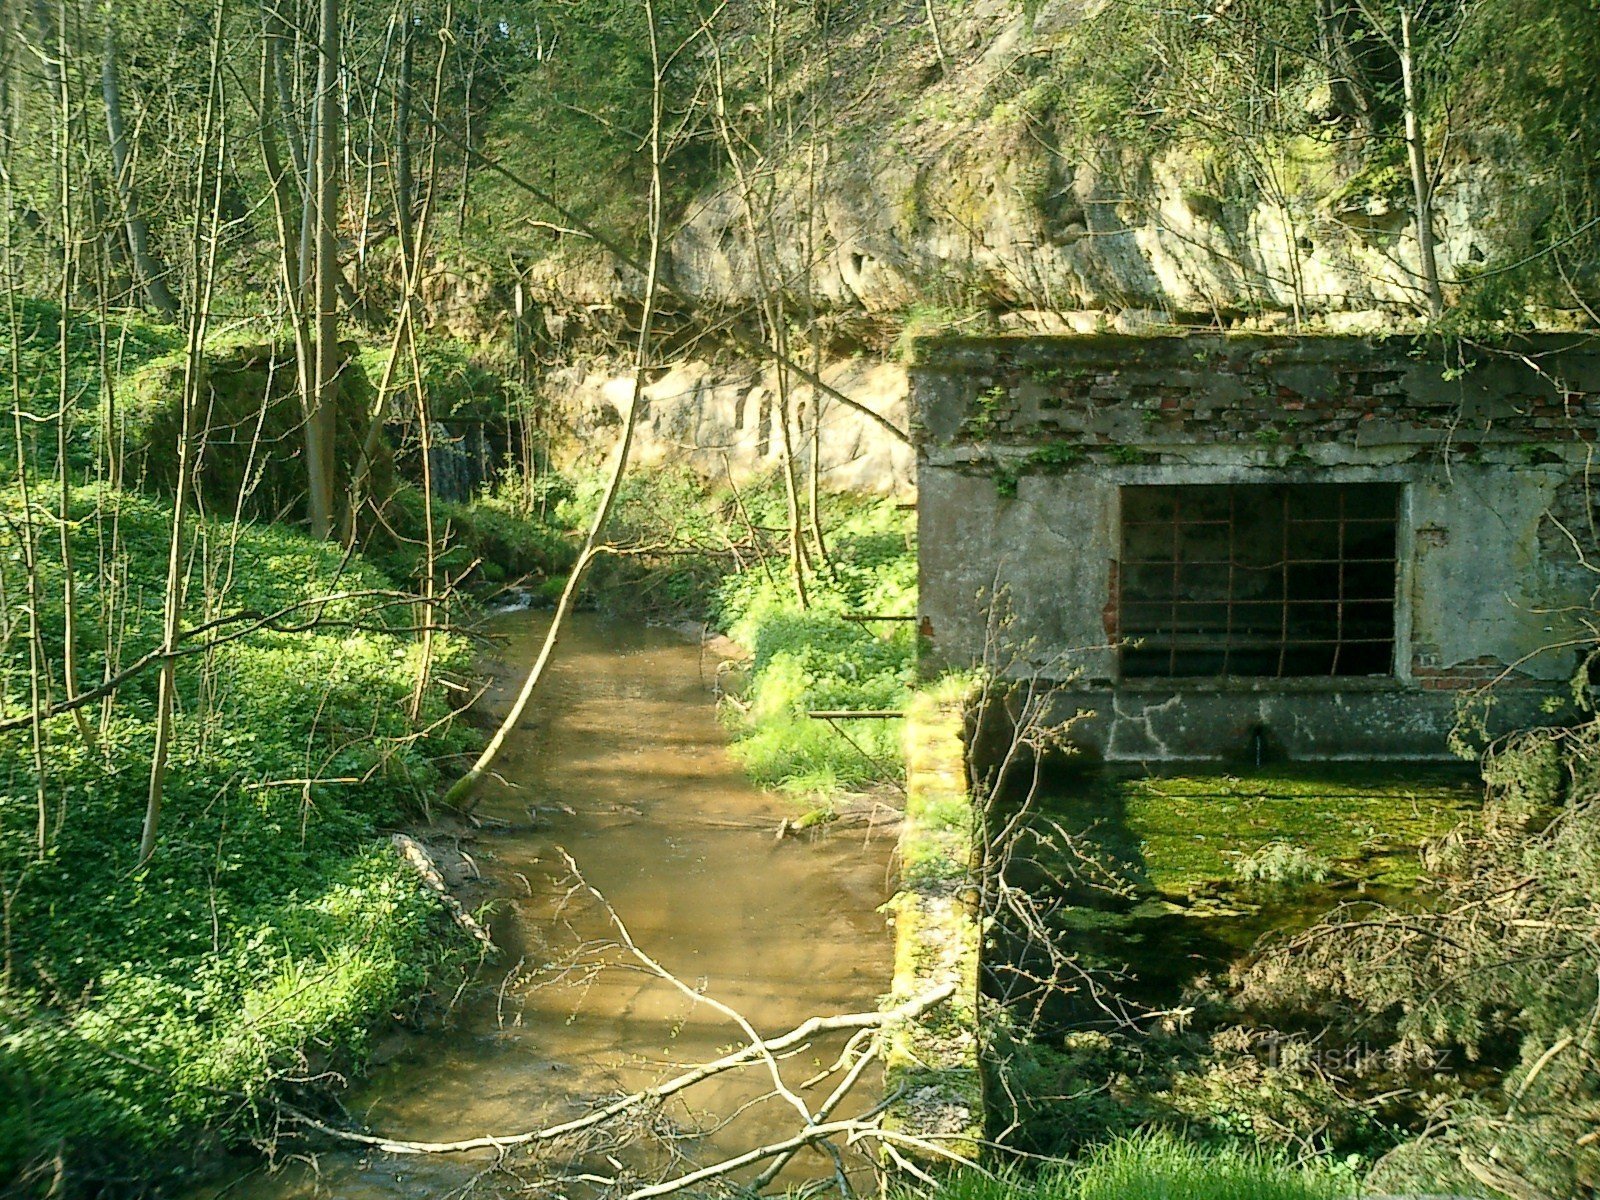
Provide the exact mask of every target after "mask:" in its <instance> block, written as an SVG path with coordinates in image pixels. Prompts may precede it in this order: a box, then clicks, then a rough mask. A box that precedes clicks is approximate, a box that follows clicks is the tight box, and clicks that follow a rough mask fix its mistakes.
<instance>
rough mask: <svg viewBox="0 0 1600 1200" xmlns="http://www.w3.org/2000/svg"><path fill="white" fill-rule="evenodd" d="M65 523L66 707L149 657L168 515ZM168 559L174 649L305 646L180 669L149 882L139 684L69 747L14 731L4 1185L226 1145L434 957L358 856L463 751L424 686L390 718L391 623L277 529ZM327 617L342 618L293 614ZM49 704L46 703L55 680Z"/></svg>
mask: <svg viewBox="0 0 1600 1200" xmlns="http://www.w3.org/2000/svg"><path fill="white" fill-rule="evenodd" d="M0 505H3V506H4V508H5V510H6V511H7V514H8V519H7V521H6V524H5V528H4V531H3V532H0V540H3V543H4V545H3V547H0V582H3V585H4V589H5V598H6V614H7V618H8V624H7V628H6V633H7V639H6V641H5V643H4V646H3V659H0V668H3V671H4V680H3V682H4V697H3V698H4V712H5V715H6V716H7V717H15V716H16V715H18V714H19V713H21V712H24V711H26V707H27V705H28V703H29V699H30V698H29V694H28V672H27V665H28V657H29V638H28V637H27V635H26V621H25V619H24V618H23V617H21V616H20V615H19V614H20V611H21V610H20V605H21V603H22V600H23V598H24V597H25V596H26V594H27V585H26V580H25V578H24V572H23V567H22V562H21V558H22V556H21V554H20V553H19V545H18V542H17V533H16V531H17V529H18V527H19V522H18V520H17V518H18V516H19V515H20V502H19V498H18V496H17V495H16V494H15V493H14V492H8V493H5V494H4V495H0ZM77 516H78V520H77V523H76V527H75V529H74V531H73V551H74V558H75V564H74V565H75V571H74V575H75V578H76V583H77V599H78V607H79V612H78V622H79V631H78V637H77V640H76V645H77V649H78V656H79V676H80V686H87V685H89V684H92V683H95V682H98V681H99V680H100V679H101V678H102V677H103V673H104V670H105V668H106V667H107V665H108V663H109V664H110V665H111V667H112V669H116V668H117V667H118V666H126V665H128V664H130V663H132V662H134V661H136V660H137V659H138V658H139V656H140V655H141V654H143V653H145V652H146V651H148V650H150V649H151V648H152V647H154V646H156V645H157V644H158V642H159V636H160V632H159V631H160V620H161V615H160V614H161V606H160V599H161V593H162V584H163V580H164V576H165V570H166V561H165V560H166V554H167V543H168V536H169V532H170V515H169V512H168V510H167V508H166V506H165V505H164V504H163V503H162V502H160V501H157V500H152V499H148V498H144V497H139V496H134V495H127V494H114V493H102V492H96V491H84V492H81V493H80V495H79V504H78V514H77ZM186 545H187V552H186V561H187V562H188V563H189V579H188V583H189V589H188V603H187V605H186V624H188V625H189V626H191V627H192V626H194V625H196V624H198V623H199V622H200V621H202V620H204V619H207V618H216V617H219V616H226V615H228V614H232V613H237V612H242V611H247V610H252V611H255V612H260V613H271V612H274V611H278V610H283V609H291V608H292V609H293V611H292V613H291V614H290V615H289V616H288V617H287V618H286V620H287V621H288V622H290V623H294V624H305V623H313V624H315V625H316V627H315V628H313V629H310V630H308V631H302V632H272V631H267V630H262V631H258V632H254V633H250V634H249V636H246V637H243V638H240V639H239V640H236V641H231V642H228V643H227V644H225V645H220V646H217V647H216V648H215V649H213V650H212V651H211V652H209V653H206V654H196V655H192V656H187V657H184V658H181V659H180V660H179V663H178V672H177V678H178V684H179V689H178V704H177V713H176V718H175V724H174V732H173V742H172V750H171V761H170V767H169V770H168V772H167V778H166V786H165V801H164V812H163V816H162V835H161V838H160V842H159V844H158V846H157V848H156V851H155V853H154V855H153V857H152V858H151V859H150V861H149V862H148V863H147V864H145V865H142V866H141V865H139V863H138V855H137V850H138V844H139V834H140V824H141V818H142V814H143V811H144V807H145V799H146V790H147V786H148V780H149V776H150V767H149V764H150V758H151V751H152V745H153V741H154V722H153V714H154V712H155V703H154V698H155V684H156V672H155V671H154V670H147V671H145V672H143V673H142V674H139V675H137V676H135V677H134V678H132V679H130V680H128V681H127V682H126V683H125V684H124V685H123V686H122V687H121V688H120V689H118V691H117V692H116V694H115V698H114V701H113V702H111V703H110V704H108V705H104V706H103V705H101V704H94V705H91V706H89V707H88V708H87V709H85V713H86V715H87V718H88V721H87V727H88V729H87V731H88V733H89V735H90V738H91V739H92V744H89V742H86V740H85V736H84V733H85V731H84V730H83V729H80V728H79V727H78V726H77V725H76V724H75V722H74V720H73V718H72V717H70V716H66V715H62V716H57V717H55V718H53V719H51V720H50V721H49V722H48V723H47V724H46V726H45V728H44V737H43V739H42V740H41V742H40V744H39V745H38V746H37V747H35V746H34V745H33V743H32V740H31V739H30V737H29V736H28V733H27V731H26V729H20V730H15V731H12V732H10V733H8V734H6V735H4V737H3V738H0V780H3V781H4V782H3V789H0V887H3V895H4V901H5V914H4V915H5V925H4V937H5V942H4V949H5V975H4V989H3V992H0V1177H11V1176H13V1175H19V1174H23V1173H25V1172H26V1171H27V1170H28V1169H29V1168H30V1167H37V1166H39V1165H40V1164H43V1163H46V1162H49V1161H51V1160H54V1159H55V1158H56V1157H57V1156H58V1155H59V1156H60V1158H61V1161H62V1162H63V1163H64V1164H65V1167H66V1170H67V1172H68V1175H69V1176H70V1177H71V1178H73V1179H75V1180H77V1181H80V1182H82V1183H89V1182H91V1181H93V1180H94V1179H96V1178H98V1177H100V1175H101V1173H102V1172H115V1171H116V1169H117V1168H118V1166H119V1165H126V1164H127V1163H128V1162H129V1161H130V1160H132V1159H134V1158H138V1159H140V1161H141V1162H142V1168H141V1169H142V1170H143V1171H145V1172H146V1173H148V1172H149V1171H150V1170H151V1169H152V1168H151V1164H152V1163H154V1162H158V1161H162V1160H167V1161H172V1160H173V1156H174V1155H177V1153H178V1150H179V1147H180V1146H182V1147H185V1148H187V1147H188V1146H189V1145H190V1144H191V1143H190V1142H189V1141H188V1140H187V1139H189V1138H191V1136H192V1135H193V1134H195V1133H197V1132H198V1131H200V1130H202V1129H210V1130H212V1131H214V1132H215V1133H217V1134H218V1135H219V1136H222V1137H229V1136H237V1135H239V1134H241V1133H242V1132H244V1131H245V1130H246V1129H247V1127H248V1126H249V1125H250V1123H251V1122H253V1121H254V1120H256V1119H257V1118H258V1117H259V1116H260V1115H261V1113H260V1105H261V1104H262V1102H263V1101H264V1100H265V1099H266V1098H267V1097H268V1095H269V1094H271V1093H272V1092H274V1091H275V1090H277V1089H281V1088H282V1087H284V1086H287V1085H288V1084H289V1083H290V1082H292V1081H294V1080H303V1079H310V1078H312V1077H314V1076H316V1075H317V1074H318V1072H319V1071H321V1070H323V1069H325V1068H327V1067H329V1066H330V1065H332V1066H338V1065H340V1064H342V1063H348V1062H349V1061H351V1060H352V1059H354V1058H359V1056H360V1053H361V1047H362V1043H363V1036H364V1034H365V1031H366V1030H367V1029H369V1028H370V1027H371V1026H372V1025H373V1023H374V1022H376V1021H378V1020H380V1019H382V1018H385V1017H387V1016H388V1014H390V1013H391V1012H393V1011H395V1009H396V1007H397V1005H401V1004H403V1003H407V1002H409V1001H410V999H411V998H414V997H415V996H416V995H417V994H418V993H419V991H420V989H421V986H422V984H423V982H424V978H425V976H426V975H427V974H428V973H429V971H430V970H432V969H434V968H436V967H439V966H441V965H442V964H443V963H444V962H445V961H446V960H449V959H452V958H453V957H454V956H455V955H456V954H457V953H458V951H457V950H455V949H452V948H451V947H452V945H453V944H454V943H453V940H452V939H451V938H450V937H448V936H446V935H445V932H444V930H445V928H447V927H441V926H440V924H439V919H438V917H437V908H436V905H435V904H434V903H433V902H432V901H431V900H430V899H429V898H428V897H427V895H426V893H425V892H424V891H423V890H422V889H421V887H420V886H419V884H418V882H417V880H416V879H415V877H414V876H413V875H412V874H411V873H410V872H409V870H408V869H407V868H405V867H403V866H402V865H401V864H400V862H399V861H398V859H397V857H396V856H395V855H394V853H393V852H392V850H391V849H390V848H389V846H388V845H387V843H386V842H385V841H382V840H378V839H377V837H376V835H377V834H378V833H379V832H380V831H381V830H382V829H383V828H385V827H386V826H390V825H392V824H394V823H396V822H399V821H401V820H402V819H403V818H404V817H405V816H406V814H407V812H408V811H409V805H410V804H411V802H412V801H413V800H414V798H416V797H418V796H419V795H421V794H423V793H425V792H426V791H428V790H429V789H432V788H433V787H434V786H435V784H436V783H437V781H438V779H439V775H440V766H439V762H438V760H439V759H440V757H441V756H446V755H450V754H452V753H456V752H459V751H460V750H462V749H463V748H464V743H465V738H466V736H467V735H466V734H465V732H464V731H462V730H461V729H460V728H459V727H457V726H454V725H452V724H451V723H450V722H449V721H447V720H445V718H446V717H447V714H448V708H447V704H446V698H445V695H444V692H443V690H442V689H441V688H440V687H439V686H437V685H434V686H430V687H429V688H428V689H427V690H426V692H425V695H424V698H423V704H422V717H421V724H422V725H423V726H424V727H426V728H427V733H426V735H425V736H423V735H418V734H417V733H416V732H415V730H416V728H417V726H415V725H413V723H412V722H411V721H410V720H409V719H408V714H407V708H408V701H409V698H410V696H411V693H412V691H413V688H414V686H415V680H416V673H417V667H418V655H419V651H418V648H417V643H416V639H415V637H414V635H411V634H408V633H403V632H400V630H399V627H400V626H404V625H406V624H408V623H409V622H410V621H411V619H412V618H411V609H410V606H409V605H407V604H396V603H394V602H393V601H392V599H391V597H392V595H393V593H392V585H391V584H390V583H389V581H388V580H387V579H386V578H385V577H384V576H382V575H381V574H379V573H378V572H377V571H375V570H374V569H372V568H370V567H368V566H365V565H363V564H362V562H361V561H360V560H359V559H353V560H351V559H347V558H346V557H345V556H344V555H343V554H342V553H341V552H340V550H339V549H338V548H337V547H334V546H329V545H326V544H322V543H318V542H313V541H311V540H309V539H307V538H306V537H304V536H302V535H299V534H297V533H294V532H291V531H289V530H287V529H285V528H284V527H281V526H253V525H248V524H247V525H243V526H240V527H237V528H230V527H229V526H227V525H224V524H220V523H211V522H193V523H191V524H190V525H189V526H188V528H187V529H186ZM38 550H39V553H40V556H41V565H40V572H39V576H40V593H41V597H42V604H41V636H42V642H43V645H44V647H45V649H46V651H47V654H48V656H49V658H50V661H52V662H53V663H56V664H59V663H60V661H61V656H60V649H61V644H62V629H63V610H62V605H61V596H62V587H61V584H62V579H63V575H62V571H61V565H60V560H59V554H58V552H57V550H56V541H55V538H54V536H53V535H52V536H50V537H42V538H40V540H39V545H38ZM330 595H336V596H342V597H343V598H341V599H335V600H332V601H330V602H329V603H327V604H320V603H319V604H315V605H309V606H307V605H305V602H306V601H310V600H315V599H318V598H320V597H324V596H330ZM295 606H300V607H295ZM234 628H238V627H237V626H232V625H229V626H224V627H222V630H221V632H224V633H226V632H228V631H230V630H232V629H234ZM434 649H435V662H434V670H433V676H432V677H433V679H435V680H437V679H439V677H440V675H448V674H450V673H451V672H452V671H455V670H458V669H459V668H461V667H462V666H464V665H465V657H464V656H465V653H466V647H465V646H464V645H463V644H460V643H458V642H456V641H455V640H453V639H449V638H441V639H438V640H436V641H435V644H434ZM57 671H59V666H58V667H57ZM50 686H51V688H52V692H53V695H54V696H55V697H56V698H57V699H59V698H60V696H61V687H62V685H61V681H60V678H59V675H58V676H57V678H56V679H55V680H54V681H53V682H52V683H51V685H50ZM41 766H42V774H41V772H40V770H39V767H41Z"/></svg>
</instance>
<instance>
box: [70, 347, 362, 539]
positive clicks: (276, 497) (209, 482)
mask: <svg viewBox="0 0 1600 1200" xmlns="http://www.w3.org/2000/svg"><path fill="white" fill-rule="evenodd" d="M340 352H341V354H342V355H343V359H344V361H343V366H342V367H341V368H340V371H339V376H338V379H339V386H338V399H337V411H336V415H335V421H334V447H333V460H334V463H335V464H336V469H337V470H336V477H335V480H334V483H335V494H336V495H341V496H342V495H344V494H346V493H347V491H348V489H349V484H350V479H349V475H350V472H351V470H352V469H353V467H354V465H355V463H356V462H357V461H358V460H359V458H360V451H361V445H362V442H363V441H364V439H365V437H366V432H367V424H368V422H369V420H370V417H371V411H372V402H373V388H372V384H371V383H370V382H369V380H368V379H367V376H366V374H365V373H364V372H363V371H362V370H361V368H360V366H359V364H358V363H357V361H356V346H355V344H354V343H344V344H342V345H341V347H340ZM202 371H203V376H202V380H201V390H200V402H201V404H202V405H203V407H204V426H205V436H204V440H203V445H201V446H200V447H199V450H198V453H197V461H198V463H199V468H198V471H199V481H200V490H201V495H202V497H203V499H204V500H205V502H206V504H207V506H208V507H209V508H211V509H212V510H213V511H216V512H225V513H232V512H233V511H234V510H235V508H236V507H240V506H242V511H243V512H244V513H245V515H247V516H253V517H257V518H260V519H262V520H282V519H284V518H285V517H288V516H293V515H302V514H304V512H305V496H306V487H307V484H306V475H305V453H304V449H305V441H304V424H305V418H304V415H303V412H302V409H301V403H300V396H299V385H298V381H297V376H296V367H295V361H294V350H293V348H292V347H291V346H290V345H288V344H287V343H281V342H261V341H250V342H244V343H234V344H228V345H224V346H221V347H218V348H211V349H208V350H207V353H206V356H205V360H204V362H203V364H202ZM183 377H184V356H183V355H181V354H169V355H166V356H165V357H162V358H157V359H155V360H153V361H151V362H149V363H146V364H145V365H144V366H143V367H141V368H140V369H139V370H138V371H136V372H134V373H132V374H131V375H130V376H129V377H128V379H127V380H126V382H125V384H124V386H123V387H122V389H121V394H120V395H119V397H118V402H119V405H120V408H119V419H118V424H119V425H120V428H118V429H116V430H115V431H114V432H113V436H114V437H115V438H116V439H117V442H118V449H119V451H120V452H121V453H122V454H124V455H125V463H124V470H123V474H124V478H126V479H128V480H130V481H134V482H137V483H138V484H139V485H140V486H142V487H146V488H149V489H150V490H152V491H155V492H159V493H161V494H163V495H167V494H170V493H171V492H172V490H173V488H174V486H175V485H176V482H177V475H178V459H177V452H178V438H179V432H180V430H181V429H182V423H183ZM102 424H110V422H109V421H105V422H102ZM392 484H393V470H392V466H391V464H390V461H389V457H388V452H387V447H386V446H383V445H382V444H380V453H379V454H378V456H377V457H376V459H375V460H374V461H373V463H372V464H371V467H370V473H369V476H368V479H367V483H366V489H367V494H369V495H386V494H387V493H388V491H389V489H390V487H391V486H392Z"/></svg>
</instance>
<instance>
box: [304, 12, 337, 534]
mask: <svg viewBox="0 0 1600 1200" xmlns="http://www.w3.org/2000/svg"><path fill="white" fill-rule="evenodd" d="M320 32H321V37H320V39H319V42H318V57H317V99H316V108H317V121H316V127H317V134H316V139H317V153H316V183H317V187H316V198H315V203H314V207H315V210H316V239H315V241H316V272H315V279H316V306H317V307H316V363H315V369H314V373H313V376H312V394H311V397H310V403H309V406H308V411H307V412H306V423H305V443H306V473H307V485H308V486H307V507H308V516H309V518H310V523H311V533H312V536H314V537H319V538H327V537H331V536H332V534H333V467H334V463H333V439H334V430H335V428H336V424H335V420H336V414H337V412H338V402H339V370H340V366H341V360H340V353H339V280H338V272H339V242H338V232H339V231H338V226H339V54H340V38H339V33H340V29H339V0H322V23H321V31H320Z"/></svg>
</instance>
